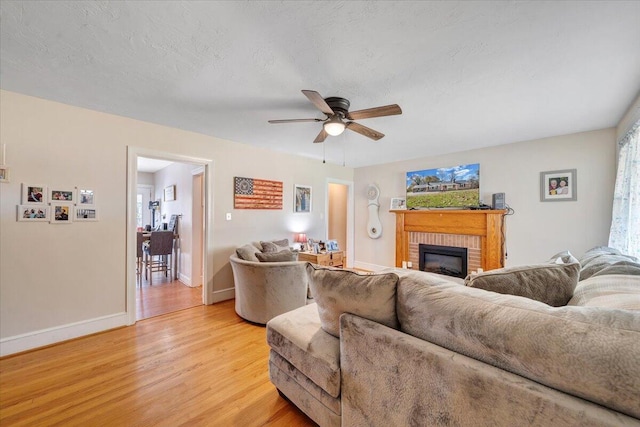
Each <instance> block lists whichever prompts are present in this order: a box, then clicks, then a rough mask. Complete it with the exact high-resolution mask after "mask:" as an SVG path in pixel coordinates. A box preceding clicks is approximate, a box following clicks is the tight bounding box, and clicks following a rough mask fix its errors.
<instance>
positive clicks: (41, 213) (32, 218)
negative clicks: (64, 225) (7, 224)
mask: <svg viewBox="0 0 640 427" xmlns="http://www.w3.org/2000/svg"><path fill="white" fill-rule="evenodd" d="M18 221H25V222H47V221H49V207H48V206H45V205H41V206H35V205H18Z"/></svg>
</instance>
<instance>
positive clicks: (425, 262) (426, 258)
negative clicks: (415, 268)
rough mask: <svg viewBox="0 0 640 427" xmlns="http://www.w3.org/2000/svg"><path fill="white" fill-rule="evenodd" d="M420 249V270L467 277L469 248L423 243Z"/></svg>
mask: <svg viewBox="0 0 640 427" xmlns="http://www.w3.org/2000/svg"><path fill="white" fill-rule="evenodd" d="M418 249H419V251H420V253H419V260H420V270H422V271H427V272H429V273H438V274H445V275H447V276H453V277H460V278H463V279H464V278H465V277H467V248H456V247H453V246H440V245H424V244H422V243H421V244H420V245H419V246H418Z"/></svg>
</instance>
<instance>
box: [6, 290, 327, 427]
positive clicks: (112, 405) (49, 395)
mask: <svg viewBox="0 0 640 427" xmlns="http://www.w3.org/2000/svg"><path fill="white" fill-rule="evenodd" d="M154 286H156V285H155V284H154ZM268 357H269V348H268V345H267V343H266V334H265V328H264V327H261V326H257V325H253V324H250V323H248V322H245V321H244V320H242V319H240V318H239V317H238V316H237V315H236V313H235V311H234V301H226V302H222V303H219V304H216V305H214V306H202V305H200V306H197V307H194V308H190V309H185V310H181V311H177V312H174V313H170V314H165V315H161V316H157V317H153V318H149V319H146V320H142V321H139V322H138V323H137V324H136V325H134V326H130V327H126V328H120V329H116V330H113V331H109V332H105V333H101V334H96V335H92V336H88V337H83V338H80V339H76V340H72V341H68V342H65V343H62V344H58V345H55V346H51V347H46V348H42V349H39V350H34V351H31V352H27V353H23V354H19V355H15V356H8V357H5V358H2V359H0V425H2V426H5V425H6V426H40V425H42V426H56V425H60V426H93V425H101V426H180V425H189V426H314V425H315V424H314V423H313V422H312V421H311V420H310V419H309V418H307V417H306V416H305V415H304V414H303V413H302V412H300V411H299V410H298V409H297V408H295V406H293V405H291V404H290V403H289V402H287V401H286V400H284V399H282V398H281V397H280V396H279V395H278V392H277V390H276V389H275V387H274V386H273V385H272V384H271V382H270V381H269V376H268Z"/></svg>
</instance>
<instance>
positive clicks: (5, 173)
mask: <svg viewBox="0 0 640 427" xmlns="http://www.w3.org/2000/svg"><path fill="white" fill-rule="evenodd" d="M9 172H11V171H10V170H9V166H6V165H3V166H0V182H9Z"/></svg>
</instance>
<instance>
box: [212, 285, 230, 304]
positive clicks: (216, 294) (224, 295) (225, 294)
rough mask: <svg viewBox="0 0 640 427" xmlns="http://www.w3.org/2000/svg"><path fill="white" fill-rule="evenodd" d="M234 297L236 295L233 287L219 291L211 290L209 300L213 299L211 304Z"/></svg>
mask: <svg viewBox="0 0 640 427" xmlns="http://www.w3.org/2000/svg"><path fill="white" fill-rule="evenodd" d="M235 297H236V289H235V288H227V289H222V290H219V291H213V293H212V294H211V300H212V301H213V304H215V303H217V302H221V301H227V300H230V299H234V298H235Z"/></svg>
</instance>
